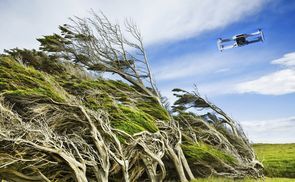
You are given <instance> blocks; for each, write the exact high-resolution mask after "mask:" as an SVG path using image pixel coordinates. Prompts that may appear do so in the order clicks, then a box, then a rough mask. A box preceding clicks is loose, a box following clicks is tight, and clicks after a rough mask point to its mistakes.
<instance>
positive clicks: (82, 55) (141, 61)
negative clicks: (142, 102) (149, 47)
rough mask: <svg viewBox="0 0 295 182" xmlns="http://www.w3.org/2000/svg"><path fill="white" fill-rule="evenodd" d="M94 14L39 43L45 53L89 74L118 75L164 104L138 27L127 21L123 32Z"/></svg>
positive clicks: (104, 18)
mask: <svg viewBox="0 0 295 182" xmlns="http://www.w3.org/2000/svg"><path fill="white" fill-rule="evenodd" d="M92 14H93V17H92V18H84V19H82V18H78V17H76V18H74V19H70V20H71V22H72V23H71V24H64V25H62V26H59V29H60V30H61V34H60V35H58V34H53V35H49V36H44V37H43V38H40V39H38V41H39V42H40V43H41V50H44V51H47V52H50V53H51V54H53V55H55V56H59V57H62V58H65V59H66V60H72V61H73V62H75V63H77V64H79V65H82V66H83V67H85V68H86V69H88V70H92V71H97V72H109V73H113V74H117V75H119V76H121V77H122V78H123V79H124V80H126V81H128V82H130V83H131V84H132V85H133V86H135V87H136V88H138V89H139V90H140V91H141V92H142V93H143V94H145V95H146V96H149V97H153V98H154V99H156V100H157V101H158V102H159V103H161V101H160V95H159V92H158V89H157V87H156V84H155V81H154V79H153V75H152V72H151V67H150V65H149V61H148V58H147V55H146V50H145V48H144V45H143V38H142V35H141V33H140V31H139V29H138V27H137V26H136V24H135V23H133V22H132V21H131V20H129V21H127V20H126V21H125V30H122V28H121V26H120V25H119V24H112V23H111V22H110V21H109V19H108V18H107V17H106V16H105V15H104V14H103V13H101V14H100V15H98V14H95V13H94V12H93V13H92ZM123 32H125V33H127V34H128V35H127V36H125V35H124V33H123Z"/></svg>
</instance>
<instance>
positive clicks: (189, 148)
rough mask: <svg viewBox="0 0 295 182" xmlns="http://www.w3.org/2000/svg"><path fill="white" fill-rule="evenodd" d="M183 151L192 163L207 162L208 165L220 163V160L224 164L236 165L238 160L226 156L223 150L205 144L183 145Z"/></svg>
mask: <svg viewBox="0 0 295 182" xmlns="http://www.w3.org/2000/svg"><path fill="white" fill-rule="evenodd" d="M182 149H183V151H184V154H185V155H186V156H187V157H188V160H190V161H206V162H208V163H214V162H217V163H218V161H219V160H222V161H223V162H225V163H228V164H235V163H236V160H235V159H234V158H233V157H232V156H230V155H229V154H226V153H225V152H222V151H221V150H218V149H216V148H214V147H213V146H210V145H207V144H204V143H199V144H192V145H183V146H182Z"/></svg>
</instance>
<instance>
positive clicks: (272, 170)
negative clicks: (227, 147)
mask: <svg viewBox="0 0 295 182" xmlns="http://www.w3.org/2000/svg"><path fill="white" fill-rule="evenodd" d="M253 147H254V150H255V152H256V154H257V157H258V159H259V160H260V161H261V162H262V163H263V165H264V168H265V175H266V176H268V177H285V178H295V144H255V145H253ZM293 180H294V181H295V179H293Z"/></svg>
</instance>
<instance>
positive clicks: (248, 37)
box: [217, 29, 264, 52]
mask: <svg viewBox="0 0 295 182" xmlns="http://www.w3.org/2000/svg"><path fill="white" fill-rule="evenodd" d="M263 41H264V35H263V32H262V30H261V29H258V31H257V32H254V33H250V34H239V35H235V36H233V37H232V38H227V39H222V38H219V39H218V40H217V47H218V49H219V50H220V51H221V52H222V51H223V50H225V49H231V48H235V47H242V46H245V45H248V44H253V43H256V42H263ZM233 42H234V43H233Z"/></svg>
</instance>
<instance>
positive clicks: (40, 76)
mask: <svg viewBox="0 0 295 182" xmlns="http://www.w3.org/2000/svg"><path fill="white" fill-rule="evenodd" d="M20 52H21V51H20ZM25 52H26V53H28V54H29V53H30V52H27V51H25ZM14 53H16V50H15V51H14ZM31 53H32V54H30V55H31V56H32V57H34V56H36V55H37V53H36V54H33V52H31ZM40 59H42V58H40V57H38V56H36V57H34V58H32V59H31V60H34V61H33V62H34V64H33V63H32V62H31V63H32V66H34V67H35V66H36V63H37V61H38V60H40ZM39 63H40V64H39V66H44V65H42V61H41V62H39ZM61 66H64V65H61ZM63 70H64V72H61V73H60V74H57V75H54V77H52V76H50V75H47V74H46V73H44V72H42V71H37V70H36V69H34V68H33V67H28V66H25V65H22V64H20V63H19V62H17V61H16V60H14V59H13V58H11V57H9V56H2V57H0V92H1V93H4V94H5V97H6V98H14V100H13V101H15V102H16V100H17V98H36V97H39V98H51V99H53V100H56V101H60V102H63V101H64V100H65V99H66V95H67V94H68V93H69V94H71V95H74V96H76V97H78V98H80V99H81V100H82V103H83V104H84V105H85V106H86V107H88V108H90V109H93V110H98V109H102V110H105V111H107V112H108V113H109V116H110V120H111V124H112V125H113V126H115V127H116V128H118V129H121V130H124V131H126V132H127V133H130V134H134V133H137V132H141V131H144V130H147V131H150V132H156V131H158V128H157V126H156V124H155V120H156V119H167V117H168V115H167V113H165V112H164V111H163V109H160V108H161V106H159V105H158V104H156V103H154V102H152V101H151V99H149V98H142V96H140V95H139V94H137V93H138V92H137V90H136V89H135V88H132V87H130V86H129V85H128V84H126V83H124V82H122V81H114V80H104V79H96V80H93V79H82V78H80V77H77V76H76V75H73V74H72V73H69V72H66V69H63ZM65 93H66V94H65ZM137 101H138V102H137ZM145 101H146V103H145ZM149 104H150V105H149ZM146 111H147V112H146ZM149 113H151V114H152V115H150V114H149Z"/></svg>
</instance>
